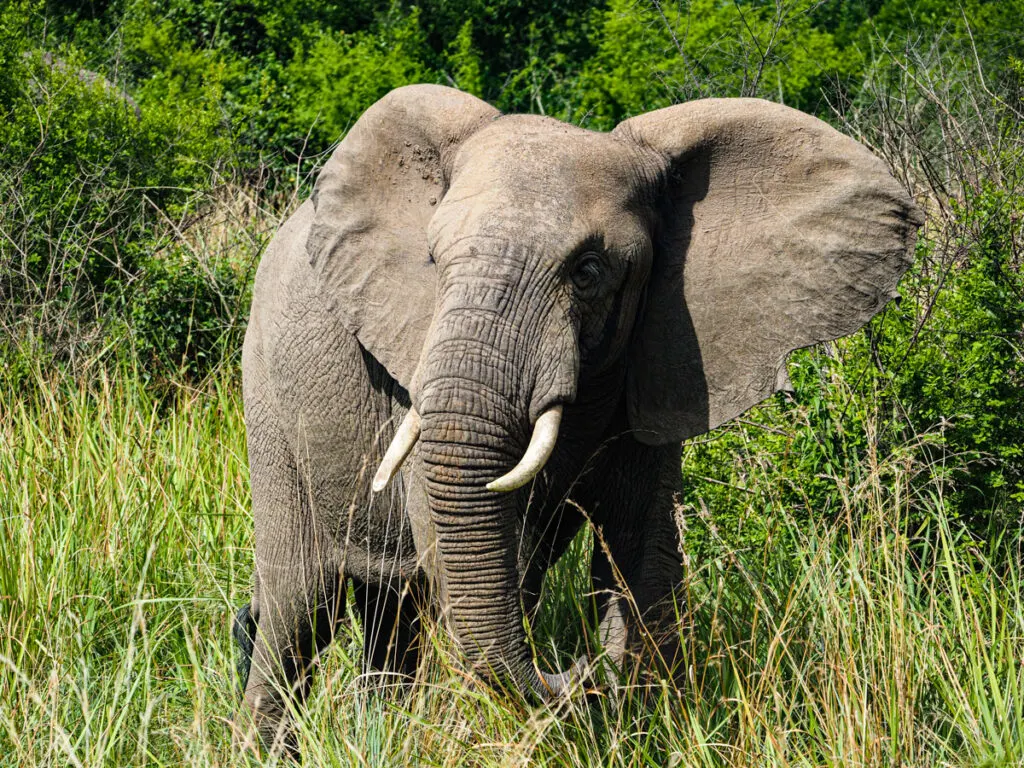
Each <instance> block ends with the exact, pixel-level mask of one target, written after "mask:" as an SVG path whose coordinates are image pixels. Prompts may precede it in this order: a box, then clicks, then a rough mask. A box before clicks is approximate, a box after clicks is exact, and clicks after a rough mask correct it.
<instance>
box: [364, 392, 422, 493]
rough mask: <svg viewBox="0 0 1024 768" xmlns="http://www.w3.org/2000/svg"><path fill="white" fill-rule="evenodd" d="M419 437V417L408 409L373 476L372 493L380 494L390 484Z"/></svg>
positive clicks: (412, 409)
mask: <svg viewBox="0 0 1024 768" xmlns="http://www.w3.org/2000/svg"><path fill="white" fill-rule="evenodd" d="M419 436H420V415H419V414H418V413H416V409H415V408H410V409H409V413H407V414H406V416H405V419H403V420H402V423H401V424H400V425H399V427H398V431H397V432H395V439H394V440H392V441H391V445H389V446H388V450H387V452H386V453H385V454H384V458H383V459H381V462H380V466H379V467H378V468H377V474H375V475H374V476H373V486H372V487H373V492H374V493H380V492H381V491H383V490H384V488H385V487H386V486H387V484H388V483H390V482H391V478H393V477H394V476H395V473H396V472H397V471H398V470H399V469H400V468H401V466H402V462H403V461H405V459H406V457H407V456H408V455H409V452H410V451H411V450H412V447H413V446H414V445H416V441H417V440H418V439H419Z"/></svg>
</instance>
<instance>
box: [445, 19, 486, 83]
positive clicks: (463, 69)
mask: <svg viewBox="0 0 1024 768" xmlns="http://www.w3.org/2000/svg"><path fill="white" fill-rule="evenodd" d="M446 59H447V63H448V67H449V68H450V69H451V79H452V81H453V82H454V83H455V86H456V87H457V88H458V89H459V90H462V91H465V92H466V93H472V94H473V95H474V96H483V92H484V81H483V72H482V69H481V64H480V54H479V52H478V51H477V50H476V48H475V47H474V45H473V22H472V20H470V19H466V23H465V24H463V25H462V27H461V28H460V29H459V34H457V35H456V36H455V39H454V40H452V42H451V44H450V45H449V46H448V52H447V55H446Z"/></svg>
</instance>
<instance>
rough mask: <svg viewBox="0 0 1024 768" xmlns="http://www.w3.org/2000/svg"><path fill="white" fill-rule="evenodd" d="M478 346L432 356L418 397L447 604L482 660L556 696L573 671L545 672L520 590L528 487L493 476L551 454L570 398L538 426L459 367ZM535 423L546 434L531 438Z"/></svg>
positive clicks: (457, 629) (497, 673) (526, 689)
mask: <svg viewBox="0 0 1024 768" xmlns="http://www.w3.org/2000/svg"><path fill="white" fill-rule="evenodd" d="M479 354H480V350H479V349H476V350H474V351H473V354H470V355H466V354H462V355H446V356H444V357H443V358H439V360H440V359H443V360H444V361H446V362H443V363H442V362H437V363H436V364H435V365H430V362H429V361H430V358H429V357H428V365H427V368H426V371H425V376H424V378H423V380H422V382H423V383H422V385H421V389H420V392H419V397H418V399H417V410H418V412H419V419H420V424H419V427H420V432H419V451H418V454H417V455H418V460H419V461H420V462H421V467H420V469H421V472H422V476H423V478H424V481H425V490H426V493H427V498H428V503H429V505H430V510H431V518H432V520H433V522H434V526H435V530H436V533H437V543H438V550H439V554H440V558H439V559H440V564H441V569H442V572H443V576H444V586H445V591H446V595H445V597H446V599H447V605H446V610H447V612H448V618H449V621H450V625H451V628H452V630H453V632H454V634H455V637H456V639H457V641H458V642H459V644H460V645H461V647H462V649H463V651H464V652H465V654H466V656H467V657H468V659H469V661H470V663H471V665H472V666H473V668H474V669H475V670H477V671H478V672H480V673H482V674H483V675H485V676H486V677H489V678H491V679H494V678H501V677H504V678H506V679H509V680H510V681H512V682H513V683H514V684H515V685H516V687H517V688H518V689H519V690H520V691H522V692H523V693H524V694H527V695H529V694H534V695H537V696H539V697H540V698H542V699H547V698H549V697H551V696H552V695H557V694H560V693H561V692H562V690H563V689H564V688H565V687H566V685H567V684H568V683H569V682H570V675H569V674H556V675H546V674H543V673H540V672H538V670H537V667H536V665H535V664H534V660H533V655H532V653H531V651H530V648H529V645H528V644H527V640H526V633H525V630H524V627H523V606H522V601H521V594H520V587H521V583H522V576H523V573H524V569H525V567H526V565H525V562H524V560H525V555H523V554H522V548H523V546H524V544H526V545H527V547H526V548H527V549H529V546H528V544H529V542H525V541H524V536H523V535H524V530H523V518H524V514H523V513H524V508H523V506H524V504H525V496H524V494H522V493H516V492H514V491H513V492H510V491H509V490H508V489H507V488H506V486H505V485H503V484H499V487H495V486H494V481H495V480H496V478H505V477H508V476H509V475H510V474H512V475H515V473H516V472H523V473H526V472H530V471H533V472H534V473H535V472H536V470H537V468H539V467H538V466H537V465H539V464H543V459H545V458H546V456H547V455H550V450H551V445H550V444H551V443H553V442H554V439H556V437H557V416H558V415H559V414H560V412H561V408H560V407H558V406H555V407H554V408H552V409H549V410H548V411H546V412H545V413H551V412H556V415H555V417H554V418H552V417H548V418H547V419H545V417H544V415H542V416H541V417H540V419H538V421H541V420H543V423H542V425H541V427H540V428H539V429H538V430H532V428H531V425H530V424H529V423H528V422H526V421H525V419H524V417H522V416H519V417H518V418H517V417H516V415H517V414H523V413H525V412H526V409H524V408H523V407H522V406H520V407H518V408H517V407H514V405H513V404H512V403H511V402H510V399H509V398H508V396H507V394H506V393H503V392H500V391H498V390H496V389H493V388H490V387H488V386H487V385H484V384H481V383H480V382H479V381H478V380H476V379H474V378H470V377H468V376H467V374H466V371H465V370H460V369H461V368H462V366H463V365H464V363H465V361H467V360H474V361H475V363H476V364H479V363H480V357H479ZM439 369H440V370H439ZM449 369H451V370H449ZM552 421H554V422H555V423H554V424H552V423H551V422H552ZM545 424H546V425H547V426H544V425H545ZM552 426H553V427H554V431H553V432H552V429H551V427H552ZM531 431H533V432H539V433H540V435H539V436H536V435H535V437H534V438H533V439H532V440H531V439H530V437H531ZM528 440H529V442H530V444H531V445H533V446H534V447H533V448H532V449H531V448H530V447H528V445H527V442H528ZM531 453H532V456H531ZM513 479H516V478H513ZM519 479H521V478H519ZM523 482H525V480H524V481H523ZM520 484H521V483H520Z"/></svg>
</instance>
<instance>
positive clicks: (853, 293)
mask: <svg viewBox="0 0 1024 768" xmlns="http://www.w3.org/2000/svg"><path fill="white" fill-rule="evenodd" d="M615 134H616V135H617V136H619V137H621V138H623V139H628V140H631V141H633V142H635V143H636V144H638V145H640V146H641V147H642V148H643V149H644V150H645V151H646V152H647V153H648V154H649V157H650V159H651V162H652V163H653V164H654V165H655V167H657V168H660V169H661V173H660V174H659V175H658V180H657V182H656V183H657V184H658V185H659V186H658V189H657V194H658V195H659V199H660V213H659V216H658V218H657V223H656V225H655V232H654V249H655V250H654V262H653V265H652V270H651V276H650V282H649V284H648V288H647V296H646V302H645V307H644V312H643V315H642V316H641V317H640V318H639V320H638V324H637V326H636V329H635V332H634V343H633V347H632V349H631V352H630V355H631V357H630V365H629V373H628V382H627V387H628V412H629V418H630V426H631V427H632V428H633V429H634V430H635V434H636V437H637V439H639V440H641V441H642V442H647V443H664V442H671V441H678V440H682V439H685V438H687V437H691V436H693V435H697V434H700V433H702V432H706V431H708V430H709V429H713V428H714V427H716V426H718V425H719V424H722V423H723V422H725V421H727V420H728V419H731V418H732V417H734V416H738V415H739V414H741V413H743V412H744V411H745V410H747V409H748V408H750V407H751V406H753V405H755V404H757V403H758V402H760V401H761V400H763V399H764V398H766V397H767V396H768V395H770V394H771V393H772V392H774V391H776V390H777V389H780V388H782V387H783V386H784V385H785V384H786V383H787V378H786V373H785V359H786V355H787V354H788V353H789V352H791V351H792V350H794V349H799V348H800V347H805V346H809V345H811V344H814V343H815V342H819V341H825V340H827V339H835V338H838V337H840V336H844V335H846V334H849V333H852V332H853V331H855V330H856V329H857V328H859V327H860V326H861V325H863V324H864V323H866V322H867V321H868V320H869V319H870V318H871V317H872V316H873V315H874V314H875V313H876V312H878V311H879V310H880V309H881V308H882V307H883V306H884V305H885V304H886V302H888V301H889V300H890V299H891V298H893V297H894V296H895V295H896V283H897V281H898V280H899V278H900V276H901V275H902V274H903V272H904V271H905V270H906V269H907V267H908V266H909V265H910V263H911V258H912V251H913V245H914V241H915V238H916V232H917V227H918V226H920V225H921V223H922V217H921V213H920V211H919V210H918V209H917V208H916V206H915V205H914V203H913V202H912V201H911V200H910V199H909V198H908V196H907V194H906V192H905V191H904V190H903V189H902V187H901V186H900V185H899V184H898V183H897V182H896V180H895V179H894V178H893V177H892V175H891V174H890V173H889V170H888V168H887V167H886V166H885V164H884V163H883V162H882V161H881V160H879V159H878V158H876V157H875V156H874V155H872V154H871V153H870V152H869V151H868V150H867V149H866V148H865V147H864V146H862V145H861V144H859V143H857V142H856V141H854V140H853V139H851V138H849V137H847V136H844V135H843V134H841V133H839V132H838V131H836V130H834V129H833V128H831V127H830V126H828V125H827V124H826V123H824V122H822V121H820V120H818V119H816V118H814V117H811V116H810V115H806V114H804V113H802V112H798V111H796V110H793V109H790V108H788V107H784V106H781V105H778V104H773V103H771V102H767V101H761V100H759V99H707V100H702V101H695V102H690V103H688V104H681V105H678V106H675V107H668V108H667V109H662V110H659V111H657V112H651V113H648V114H645V115H640V116H638V117H635V118H632V119H630V120H627V121H625V122H623V123H621V124H620V125H619V126H618V127H617V128H616V129H615Z"/></svg>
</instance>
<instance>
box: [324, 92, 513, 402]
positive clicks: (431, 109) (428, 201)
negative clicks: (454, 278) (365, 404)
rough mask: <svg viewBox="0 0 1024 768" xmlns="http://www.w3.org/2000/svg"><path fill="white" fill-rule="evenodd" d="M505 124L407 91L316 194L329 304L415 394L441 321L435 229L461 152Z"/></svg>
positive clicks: (492, 112) (369, 116)
mask: <svg viewBox="0 0 1024 768" xmlns="http://www.w3.org/2000/svg"><path fill="white" fill-rule="evenodd" d="M499 114H500V113H499V112H498V110H496V109H495V108H494V107H492V106H490V105H489V104H487V103H486V102H484V101H481V100H480V99H478V98H476V97H475V96H471V95H470V94H468V93H462V92H461V91H457V90H455V89H454V88H445V87H443V86H439V85H408V86H405V87H403V88H397V89H395V90H394V91H391V93H389V94H388V95H387V96H385V97H384V98H382V99H381V100H380V101H378V102H377V103H376V104H374V105H373V106H371V107H370V108H369V109H368V110H366V112H365V113H363V116H362V117H360V118H359V120H358V121H357V122H356V124H355V125H354V126H352V129H351V130H350V131H349V132H348V135H347V136H345V139H344V140H343V141H342V142H341V144H340V145H338V148H337V150H335V152H334V155H332V156H331V159H330V160H328V161H327V164H326V165H325V166H324V168H323V170H322V171H321V172H320V176H319V178H318V179H317V181H316V186H315V187H314V189H313V205H314V209H315V213H314V217H313V223H312V226H311V227H310V230H309V237H308V239H307V240H306V251H307V253H308V254H309V258H310V262H311V263H312V266H313V272H314V274H315V275H316V276H317V279H318V280H319V287H320V291H321V294H322V295H323V296H324V298H325V300H326V301H327V303H328V306H330V307H331V308H332V309H333V310H334V311H335V312H336V313H337V316H338V318H339V319H340V320H341V322H342V324H343V325H344V326H345V327H346V328H347V329H348V330H349V331H350V332H351V333H352V334H354V335H355V337H356V338H357V339H358V340H359V343H360V344H362V346H363V347H364V348H365V349H366V350H367V351H368V352H369V353H370V354H371V355H373V356H374V357H375V358H376V359H377V360H378V361H379V362H380V363H381V364H382V365H383V366H384V367H385V368H386V369H387V371H388V373H390V374H391V375H392V376H393V377H394V378H395V379H396V380H397V381H398V382H399V383H400V384H402V386H404V387H406V388H407V389H408V388H409V386H410V384H411V379H412V376H413V373H414V371H415V369H416V364H417V362H418V360H419V356H420V351H421V349H422V346H423V340H424V338H425V337H426V333H427V328H428V326H429V325H430V320H431V317H432V314H433V311H434V291H435V280H436V278H435V274H434V267H433V265H432V264H431V262H430V253H429V250H428V248H427V224H428V222H429V221H430V218H431V217H432V216H433V214H434V211H435V210H437V205H438V203H440V202H441V199H442V198H443V197H444V194H445V192H447V191H448V174H449V170H450V166H451V162H452V160H453V157H454V155H455V153H456V152H457V150H458V148H459V146H460V145H461V143H462V142H463V141H464V140H465V139H466V138H467V137H469V136H470V135H472V134H473V133H474V132H475V131H476V130H477V129H478V128H480V127H481V126H482V125H484V124H485V123H487V122H489V121H491V120H493V119H494V118H495V117H497V116H498V115H499Z"/></svg>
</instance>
